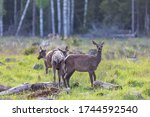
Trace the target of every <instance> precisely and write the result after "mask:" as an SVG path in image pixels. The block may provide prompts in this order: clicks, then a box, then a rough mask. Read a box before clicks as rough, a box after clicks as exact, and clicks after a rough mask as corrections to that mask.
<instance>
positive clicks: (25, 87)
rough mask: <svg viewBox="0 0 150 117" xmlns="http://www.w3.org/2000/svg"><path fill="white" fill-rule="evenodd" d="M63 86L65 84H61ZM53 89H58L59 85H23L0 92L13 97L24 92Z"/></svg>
mask: <svg viewBox="0 0 150 117" xmlns="http://www.w3.org/2000/svg"><path fill="white" fill-rule="evenodd" d="M62 86H63V83H61V87H62ZM52 88H58V83H49V82H45V83H35V84H29V83H25V84H21V85H19V86H16V87H13V88H10V89H8V90H4V91H2V92H0V95H11V94H18V93H21V92H24V91H37V90H44V89H52Z"/></svg>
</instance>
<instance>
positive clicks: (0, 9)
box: [0, 0, 3, 36]
mask: <svg viewBox="0 0 150 117" xmlns="http://www.w3.org/2000/svg"><path fill="white" fill-rule="evenodd" d="M0 36H3V0H0Z"/></svg>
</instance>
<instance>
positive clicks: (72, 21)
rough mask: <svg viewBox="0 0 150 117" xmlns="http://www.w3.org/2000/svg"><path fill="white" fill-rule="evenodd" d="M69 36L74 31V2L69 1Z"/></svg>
mask: <svg viewBox="0 0 150 117" xmlns="http://www.w3.org/2000/svg"><path fill="white" fill-rule="evenodd" d="M70 22H71V34H72V33H73V31H74V30H73V29H74V0H71V21H70Z"/></svg>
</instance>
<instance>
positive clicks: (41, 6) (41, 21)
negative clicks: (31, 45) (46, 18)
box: [40, 0, 44, 37]
mask: <svg viewBox="0 0 150 117" xmlns="http://www.w3.org/2000/svg"><path fill="white" fill-rule="evenodd" d="M43 36H44V35H43V5H42V0H40V37H43Z"/></svg>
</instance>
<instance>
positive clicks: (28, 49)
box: [24, 46, 37, 55]
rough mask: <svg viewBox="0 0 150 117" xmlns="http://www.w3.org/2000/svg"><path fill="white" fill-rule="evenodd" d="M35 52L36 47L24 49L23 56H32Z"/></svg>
mask: <svg viewBox="0 0 150 117" xmlns="http://www.w3.org/2000/svg"><path fill="white" fill-rule="evenodd" d="M36 50H37V47H34V46H32V47H29V48H26V49H25V50H24V55H30V54H34V53H35V52H36Z"/></svg>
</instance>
